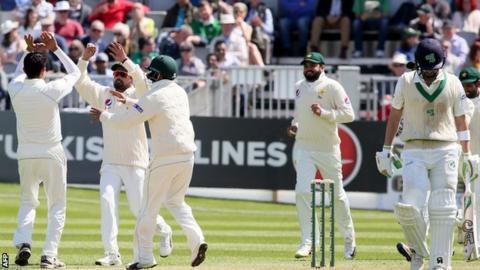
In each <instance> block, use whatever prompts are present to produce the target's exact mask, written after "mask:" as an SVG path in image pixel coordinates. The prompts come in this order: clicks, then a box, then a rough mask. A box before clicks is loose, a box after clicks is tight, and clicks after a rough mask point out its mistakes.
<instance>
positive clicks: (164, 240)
mask: <svg viewBox="0 0 480 270" xmlns="http://www.w3.org/2000/svg"><path fill="white" fill-rule="evenodd" d="M172 248H173V244H172V230H169V231H168V232H164V233H161V234H160V243H159V246H158V251H159V253H160V257H162V258H165V257H168V255H170V254H171V253H172Z"/></svg>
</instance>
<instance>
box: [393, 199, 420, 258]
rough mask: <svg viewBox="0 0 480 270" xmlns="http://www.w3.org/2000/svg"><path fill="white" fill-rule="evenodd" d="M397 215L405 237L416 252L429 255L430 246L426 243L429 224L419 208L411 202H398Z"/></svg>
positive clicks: (396, 206) (395, 209)
mask: <svg viewBox="0 0 480 270" xmlns="http://www.w3.org/2000/svg"><path fill="white" fill-rule="evenodd" d="M394 213H395V216H396V217H397V219H398V222H399V223H400V225H401V226H402V229H403V233H404V234H405V239H406V240H407V242H408V244H410V245H411V248H413V249H414V250H415V253H416V254H418V255H420V256H422V257H428V254H429V253H428V248H427V243H426V240H425V238H426V235H427V224H426V223H425V220H424V219H423V216H422V215H421V214H420V211H418V209H417V208H416V207H415V206H413V205H410V204H404V203H397V204H396V205H395V208H394Z"/></svg>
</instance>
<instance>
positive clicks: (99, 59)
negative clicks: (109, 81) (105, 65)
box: [95, 52, 113, 67]
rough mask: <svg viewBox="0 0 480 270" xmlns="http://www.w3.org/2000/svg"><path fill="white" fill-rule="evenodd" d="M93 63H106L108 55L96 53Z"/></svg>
mask: <svg viewBox="0 0 480 270" xmlns="http://www.w3.org/2000/svg"><path fill="white" fill-rule="evenodd" d="M95 62H108V55H107V54H106V53H104V52H101V53H98V54H97V57H96V58H95ZM112 67H113V66H112Z"/></svg>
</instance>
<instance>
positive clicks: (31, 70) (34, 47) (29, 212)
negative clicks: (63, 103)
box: [8, 32, 80, 268]
mask: <svg viewBox="0 0 480 270" xmlns="http://www.w3.org/2000/svg"><path fill="white" fill-rule="evenodd" d="M40 38H41V41H42V43H41V44H34V43H33V37H32V36H31V35H27V36H25V41H26V43H27V46H28V48H27V51H28V52H29V53H28V54H26V55H24V56H23V58H22V59H21V60H20V62H19V63H18V66H17V70H16V71H15V75H14V79H13V80H12V81H11V82H10V84H9V85H8V93H9V94H10V97H11V100H12V104H13V108H14V111H15V115H16V117H17V137H18V149H17V159H18V173H19V175H20V188H21V193H20V208H19V209H18V224H17V230H16V231H15V235H14V237H13V243H14V245H15V246H16V247H17V248H18V254H17V256H16V257H15V263H16V264H18V265H20V266H24V265H27V264H28V259H29V258H30V256H31V245H32V231H33V223H34V221H35V214H36V211H35V209H36V208H37V206H38V205H39V201H38V189H39V187H40V184H41V183H42V182H43V186H44V188H45V193H46V195H47V201H48V227H47V232H46V237H45V244H44V246H43V251H42V256H41V259H40V267H41V268H59V267H64V266H65V264H64V263H63V262H61V261H59V260H58V259H57V254H58V244H59V242H60V237H61V235H62V231H63V227H64V225H65V209H66V187H67V159H66V157H65V153H64V150H63V147H62V143H61V141H62V134H61V127H60V113H59V108H58V102H59V101H60V100H61V99H62V98H63V97H65V96H66V95H68V94H69V93H70V92H71V91H72V87H73V85H74V84H75V82H76V81H77V80H78V78H79V77H80V71H79V70H78V68H77V66H75V63H73V62H72V60H70V58H68V56H67V55H66V54H65V53H64V52H63V51H62V50H60V49H59V48H58V45H57V42H56V41H55V38H54V37H53V35H52V34H51V33H48V32H43V33H42V34H41V37H40ZM44 48H47V49H48V50H50V51H52V52H53V53H54V54H55V55H56V56H57V57H58V59H60V61H61V62H62V64H63V66H64V67H65V70H66V71H67V75H65V76H63V77H62V78H61V79H57V80H54V81H50V82H48V83H47V82H45V75H46V73H47V71H46V66H45V65H46V63H47V56H46V55H45V54H44V53H40V52H38V51H39V50H43V49H44Z"/></svg>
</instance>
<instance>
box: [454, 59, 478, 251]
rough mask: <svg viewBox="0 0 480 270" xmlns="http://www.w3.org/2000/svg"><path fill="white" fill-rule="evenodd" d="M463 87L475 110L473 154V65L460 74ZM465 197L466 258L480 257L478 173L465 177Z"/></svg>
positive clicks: (475, 99) (474, 150) (474, 147)
mask: <svg viewBox="0 0 480 270" xmlns="http://www.w3.org/2000/svg"><path fill="white" fill-rule="evenodd" d="M459 78H460V81H461V82H462V85H463V89H464V90H465V94H466V96H467V98H469V99H470V101H472V102H471V104H472V107H473V108H472V110H471V111H473V112H471V113H469V114H467V117H466V118H467V123H468V124H469V128H470V131H471V140H470V149H471V151H472V153H473V154H475V155H478V154H480V122H479V121H480V98H479V89H478V88H479V87H480V72H479V71H478V70H477V69H476V68H473V67H468V68H465V69H463V70H462V71H461V72H460V75H459ZM464 182H465V190H466V192H465V197H464V201H465V203H464V204H463V206H464V209H463V222H462V227H461V229H462V230H463V235H464V239H463V244H464V257H465V260H467V261H471V260H477V259H479V250H478V249H479V244H478V239H479V236H480V235H479V231H480V227H479V223H478V216H479V215H480V206H479V204H478V202H477V200H478V196H479V194H480V185H479V184H478V175H469V177H466V178H465V179H464Z"/></svg>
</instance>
